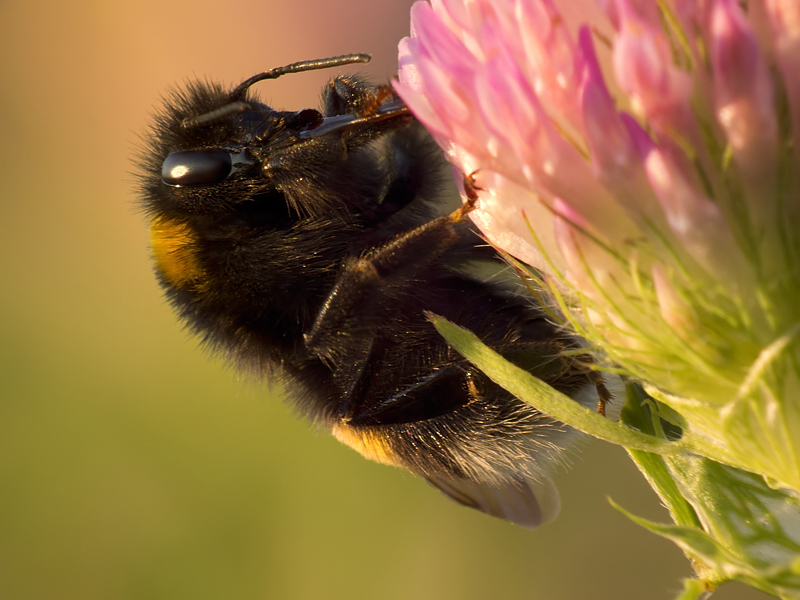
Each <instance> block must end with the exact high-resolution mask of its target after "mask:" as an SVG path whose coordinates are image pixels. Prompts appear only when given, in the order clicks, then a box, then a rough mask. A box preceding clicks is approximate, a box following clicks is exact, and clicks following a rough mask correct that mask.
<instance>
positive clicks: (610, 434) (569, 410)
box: [429, 315, 685, 454]
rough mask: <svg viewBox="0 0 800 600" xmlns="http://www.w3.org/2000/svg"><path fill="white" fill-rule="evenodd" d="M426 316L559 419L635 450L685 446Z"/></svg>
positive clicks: (494, 374) (494, 376)
mask: <svg viewBox="0 0 800 600" xmlns="http://www.w3.org/2000/svg"><path fill="white" fill-rule="evenodd" d="M429 318H430V319H431V321H432V322H433V324H434V326H435V327H436V329H437V330H438V331H439V333H440V334H441V335H442V336H443V337H444V338H445V339H446V340H447V342H448V343H449V344H450V345H451V346H452V347H453V348H455V349H456V350H457V351H458V352H459V353H460V354H461V355H462V356H464V357H465V358H466V359H467V360H469V361H470V362H472V363H473V364H474V365H475V366H477V367H478V368H479V369H480V370H481V371H483V372H484V373H485V374H486V375H487V376H488V377H489V378H490V379H491V380H492V381H494V382H495V383H497V384H498V385H501V386H502V387H503V388H505V389H506V390H508V391H509V392H511V393H512V394H514V395H515V396H516V397H517V398H520V399H521V400H525V401H526V402H529V403H530V404H532V405H533V406H534V407H536V408H537V409H538V410H540V411H542V412H543V413H545V414H548V415H550V416H551V417H554V418H555V419H558V420H559V421H561V422H562V423H566V424H567V425H569V426H571V427H574V428H575V429H577V430H579V431H583V432H584V433H587V434H589V435H593V436H595V437H598V438H600V439H603V440H606V441H609V442H612V443H614V444H618V445H622V446H626V447H628V448H634V449H637V450H644V451H647V452H655V453H657V454H672V453H675V452H680V451H682V450H684V449H685V448H683V447H682V445H681V443H680V442H670V441H668V440H665V439H660V438H657V437H655V436H653V435H648V434H645V433H642V432H640V431H636V430H635V429H632V428H630V427H627V426H625V425H621V424H619V423H615V422H614V421H612V420H610V419H607V418H605V417H604V416H602V415H600V414H598V413H597V412H595V411H592V410H590V409H588V408H586V407H585V406H581V405H580V404H578V403H577V402H574V401H573V400H571V399H570V398H569V397H568V396H566V395H564V394H562V393H560V392H558V391H556V390H554V389H553V388H552V387H550V386H549V385H547V384H546V383H544V382H543V381H542V380H541V379H538V378H536V377H534V376H533V375H531V374H530V373H529V372H527V371H525V370H524V369H521V368H519V367H517V366H516V365H514V364H513V363H510V362H509V361H507V360H505V359H504V358H503V357H502V356H500V355H499V354H498V353H497V352H495V351H494V350H492V349H491V348H489V347H488V346H486V345H485V344H483V343H482V342H481V341H480V340H479V339H478V338H477V337H476V336H475V335H474V334H472V333H471V332H469V331H467V330H466V329H463V328H461V327H459V326H458V325H455V324H453V323H451V322H450V321H448V320H447V319H445V318H443V317H438V316H435V315H429Z"/></svg>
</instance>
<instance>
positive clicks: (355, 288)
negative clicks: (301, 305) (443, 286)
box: [303, 210, 463, 359]
mask: <svg viewBox="0 0 800 600" xmlns="http://www.w3.org/2000/svg"><path fill="white" fill-rule="evenodd" d="M461 220H463V216H462V215H461V213H459V211H458V210H457V211H455V212H454V213H452V214H450V215H446V216H444V217H439V218H438V219H434V220H433V221H430V222H429V223H426V224H424V225H421V226H419V227H417V228H415V229H412V230H411V231H408V232H406V233H404V234H401V235H399V236H397V237H396V238H394V239H393V240H391V241H390V242H388V243H386V244H384V245H383V246H382V247H380V248H378V249H377V250H375V251H373V252H371V253H369V254H367V255H365V256H363V257H361V258H358V259H354V260H350V261H348V262H347V263H346V264H345V265H344V268H343V269H342V271H341V273H340V275H339V278H338V280H337V282H336V284H335V285H334V287H333V289H332V290H331V292H330V293H329V294H328V297H327V298H326V299H325V302H324V303H323V305H322V308H321V309H320V310H319V312H318V313H317V317H316V319H315V320H314V324H313V325H312V327H311V329H310V330H309V331H308V333H306V334H305V335H304V336H303V337H304V341H305V345H306V347H307V348H308V349H309V350H312V351H313V352H315V353H317V354H319V355H320V356H322V357H326V358H328V359H333V358H335V356H336V354H338V353H341V352H340V349H345V348H346V347H347V346H348V345H349V344H351V343H352V340H353V339H354V338H356V339H357V338H358V333H359V332H361V331H364V332H366V331H370V330H374V324H376V323H379V322H380V318H381V316H382V315H383V313H382V311H383V307H384V306H386V304H387V302H386V295H387V294H392V293H396V292H397V290H398V289H411V287H412V286H413V285H414V280H415V277H416V275H417V274H418V273H419V271H420V269H422V268H424V267H425V266H426V265H429V264H431V263H435V262H436V261H437V260H438V259H439V257H440V256H441V255H442V254H443V253H444V252H445V251H446V250H447V249H448V248H449V247H451V246H452V245H453V244H454V243H456V242H457V241H458V240H459V239H460V237H461V236H462V235H463V233H459V231H457V230H456V228H455V227H454V226H455V225H456V224H457V223H459V222H460V221H461Z"/></svg>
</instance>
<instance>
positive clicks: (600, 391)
mask: <svg viewBox="0 0 800 600" xmlns="http://www.w3.org/2000/svg"><path fill="white" fill-rule="evenodd" d="M587 376H588V377H589V381H591V382H592V384H593V385H594V388H595V389H596V390H597V412H598V414H601V415H603V416H604V417H605V416H606V404H608V403H609V402H611V399H612V398H613V396H612V395H611V392H609V391H608V388H607V387H606V383H605V380H604V379H603V376H602V375H601V374H600V373H598V372H597V371H592V370H589V372H588V373H587Z"/></svg>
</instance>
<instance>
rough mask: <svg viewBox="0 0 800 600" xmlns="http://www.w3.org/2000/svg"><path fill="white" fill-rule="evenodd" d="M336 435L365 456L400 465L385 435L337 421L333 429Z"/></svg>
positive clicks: (387, 463)
mask: <svg viewBox="0 0 800 600" xmlns="http://www.w3.org/2000/svg"><path fill="white" fill-rule="evenodd" d="M331 431H332V433H333V435H334V437H335V438H336V439H337V440H339V441H340V442H342V443H343V444H345V445H347V446H350V447H351V448H352V449H353V450H355V451H356V452H358V453H359V454H361V455H362V456H363V457H365V458H368V459H370V460H374V461H375V462H379V463H383V464H385V465H392V466H400V464H399V461H398V459H397V456H396V455H395V453H394V451H393V450H392V448H391V446H390V445H389V443H388V442H387V439H386V438H385V437H383V436H380V435H378V434H376V433H375V432H374V431H370V430H368V429H356V428H354V427H350V426H348V425H345V424H344V423H337V424H336V425H334V426H333V428H332V429H331Z"/></svg>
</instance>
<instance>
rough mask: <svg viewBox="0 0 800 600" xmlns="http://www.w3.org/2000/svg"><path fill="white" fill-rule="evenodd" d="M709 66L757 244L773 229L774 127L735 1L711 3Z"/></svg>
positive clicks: (757, 54)
mask: <svg viewBox="0 0 800 600" xmlns="http://www.w3.org/2000/svg"><path fill="white" fill-rule="evenodd" d="M710 35H711V41H710V47H711V59H712V60H711V62H712V67H713V70H714V96H715V98H714V103H715V106H716V110H717V118H718V120H719V123H720V125H722V128H723V130H724V131H725V134H726V136H727V138H728V143H729V144H730V146H731V149H732V151H733V156H734V159H735V161H736V164H737V165H738V167H739V172H740V175H741V178H742V184H743V187H744V189H745V196H746V200H747V203H748V205H749V208H750V214H749V217H750V221H751V223H753V225H754V227H755V230H756V237H757V239H761V238H763V237H764V235H765V231H764V230H765V228H767V227H769V226H772V225H773V224H774V214H773V213H772V212H770V211H769V210H768V209H769V207H773V206H774V191H775V182H776V181H777V170H776V167H777V151H778V126H777V117H776V114H775V104H774V103H775V98H774V92H773V84H772V78H771V76H770V72H769V65H768V64H767V61H766V59H765V58H764V55H763V53H762V52H761V49H760V48H759V46H758V43H757V41H756V38H755V36H754V34H753V31H752V28H751V27H750V24H749V23H748V22H747V18H746V16H745V15H744V14H743V13H742V11H741V9H740V8H739V6H738V4H737V3H736V2H735V1H734V0H716V4H715V5H714V9H713V11H712V15H711V30H710Z"/></svg>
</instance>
